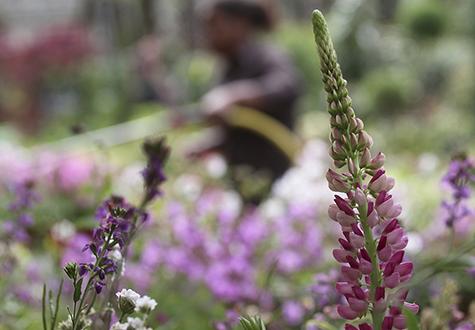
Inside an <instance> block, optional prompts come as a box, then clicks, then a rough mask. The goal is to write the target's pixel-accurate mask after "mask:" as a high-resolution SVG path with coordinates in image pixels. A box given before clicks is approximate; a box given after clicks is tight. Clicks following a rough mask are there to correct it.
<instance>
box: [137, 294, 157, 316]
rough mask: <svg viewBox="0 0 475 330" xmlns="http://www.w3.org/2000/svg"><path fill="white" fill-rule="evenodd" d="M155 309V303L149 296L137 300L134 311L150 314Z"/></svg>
mask: <svg viewBox="0 0 475 330" xmlns="http://www.w3.org/2000/svg"><path fill="white" fill-rule="evenodd" d="M155 307H157V302H156V301H155V300H154V299H152V298H150V297H149V296H143V297H140V298H139V299H137V302H136V304H135V311H136V312H142V313H150V312H151V311H153V310H154V309H155Z"/></svg>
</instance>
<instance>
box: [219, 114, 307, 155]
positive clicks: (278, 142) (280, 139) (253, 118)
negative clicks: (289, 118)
mask: <svg viewBox="0 0 475 330" xmlns="http://www.w3.org/2000/svg"><path fill="white" fill-rule="evenodd" d="M224 120H225V121H226V122H227V123H228V124H229V125H231V126H234V127H239V128H243V129H247V130H250V131H252V132H254V133H256V134H259V135H260V136H262V137H264V138H266V139H267V140H268V141H270V142H271V143H272V144H273V145H274V146H276V147H277V148H278V149H279V150H281V151H282V152H283V153H284V154H285V155H286V156H287V157H288V158H289V160H291V161H292V162H294V160H295V157H296V156H297V154H298V153H299V151H300V149H301V146H302V142H301V140H300V139H299V138H298V137H297V136H296V135H295V134H294V133H293V132H292V131H290V130H289V129H288V128H287V127H285V126H284V125H283V124H281V123H280V122H278V121H277V120H275V119H274V118H272V117H270V116H268V115H266V114H265V113H262V112H259V111H257V110H253V109H250V108H245V107H236V108H235V109H233V111H229V112H228V113H227V114H226V115H225V116H224Z"/></svg>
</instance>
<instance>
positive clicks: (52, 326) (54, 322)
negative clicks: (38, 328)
mask: <svg viewBox="0 0 475 330" xmlns="http://www.w3.org/2000/svg"><path fill="white" fill-rule="evenodd" d="M63 283H64V280H63V279H61V283H60V284H59V290H58V295H57V296H56V305H55V306H54V314H53V318H52V320H51V330H54V328H55V327H56V320H57V319H58V311H59V301H60V299H61V293H62V292H63Z"/></svg>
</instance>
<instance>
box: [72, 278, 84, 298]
mask: <svg viewBox="0 0 475 330" xmlns="http://www.w3.org/2000/svg"><path fill="white" fill-rule="evenodd" d="M81 288H82V278H81V279H80V280H79V281H77V282H76V283H75V284H74V295H73V301H74V302H78V301H79V300H80V299H81Z"/></svg>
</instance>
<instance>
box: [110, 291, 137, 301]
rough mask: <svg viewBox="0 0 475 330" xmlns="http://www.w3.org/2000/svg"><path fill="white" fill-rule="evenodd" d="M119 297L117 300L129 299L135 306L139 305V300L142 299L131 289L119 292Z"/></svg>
mask: <svg viewBox="0 0 475 330" xmlns="http://www.w3.org/2000/svg"><path fill="white" fill-rule="evenodd" d="M115 295H116V296H117V299H119V300H120V299H121V298H127V299H129V300H130V301H131V302H133V303H134V304H136V303H137V299H139V298H140V295H139V294H138V293H137V292H135V291H134V290H130V289H122V290H121V291H119V292H117V293H116V294H115Z"/></svg>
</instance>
